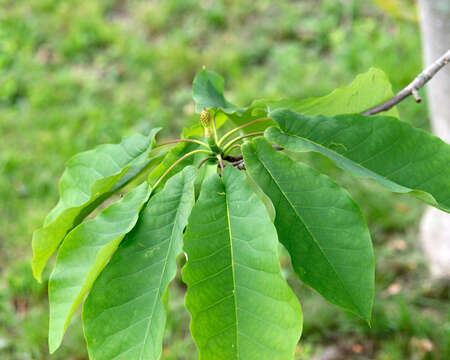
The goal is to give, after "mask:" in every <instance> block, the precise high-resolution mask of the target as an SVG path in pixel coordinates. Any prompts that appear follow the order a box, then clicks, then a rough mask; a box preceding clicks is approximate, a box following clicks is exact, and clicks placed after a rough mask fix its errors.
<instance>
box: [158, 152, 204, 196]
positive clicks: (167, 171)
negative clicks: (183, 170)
mask: <svg viewBox="0 0 450 360" xmlns="http://www.w3.org/2000/svg"><path fill="white" fill-rule="evenodd" d="M199 153H206V154H209V152H208V151H206V150H194V151H191V152H188V153H187V154H185V155H183V156H182V157H180V158H179V159H178V160H177V161H175V162H174V163H173V164H172V165H170V166H169V168H168V169H167V170H166V171H165V172H164V174H162V175H161V176H160V178H159V179H158V181H157V182H156V183H155V184H154V185H153V186H152V190H154V189H156V187H157V186H158V185H159V184H160V183H161V181H162V180H163V179H164V178H165V177H166V175H167V174H168V173H169V172H170V170H172V169H173V168H174V167H175V166H176V165H178V164H179V163H180V162H182V161H183V160H184V159H186V158H187V157H189V156H191V155H194V154H199Z"/></svg>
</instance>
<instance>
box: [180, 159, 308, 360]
mask: <svg viewBox="0 0 450 360" xmlns="http://www.w3.org/2000/svg"><path fill="white" fill-rule="evenodd" d="M184 250H185V252H186V254H187V258H188V261H187V264H186V266H185V267H184V268H183V280H184V281H185V282H186V284H187V285H188V291H187V295H186V307H187V308H188V310H189V311H190V313H191V315H192V322H191V332H192V335H193V337H194V340H195V342H196V344H197V347H198V349H199V353H200V359H207V360H215V359H224V360H225V359H226V360H232V359H246V360H252V359H255V360H264V359H267V360H276V359H280V360H286V359H291V358H292V357H293V354H294V351H295V347H296V344H297V341H298V339H299V337H300V334H301V329H302V315H301V308H300V304H299V302H298V300H297V299H296V297H295V295H294V294H293V293H292V291H291V289H290V288H289V286H288V285H287V283H286V282H285V280H284V279H283V277H282V275H281V269H280V264H279V260H278V251H277V235H276V230H275V228H274V226H273V224H272V223H271V221H270V219H269V216H268V214H267V212H266V209H265V207H264V205H263V204H262V202H261V201H260V200H259V199H258V197H257V196H256V195H255V194H254V193H253V191H252V190H251V188H250V186H249V185H248V184H247V182H246V180H245V176H244V174H242V173H240V172H239V171H238V170H237V169H235V168H233V167H232V166H228V167H226V168H225V170H224V172H223V177H222V178H219V177H218V176H217V175H216V174H213V175H211V176H209V177H208V179H206V181H205V183H204V184H203V187H202V191H201V193H200V198H199V200H198V202H197V203H196V205H195V206H194V209H193V210H192V214H191V216H190V218H189V222H188V227H187V230H186V234H185V238H184Z"/></svg>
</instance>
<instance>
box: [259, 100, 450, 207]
mask: <svg viewBox="0 0 450 360" xmlns="http://www.w3.org/2000/svg"><path fill="white" fill-rule="evenodd" d="M270 116H271V118H272V119H274V120H275V121H276V122H277V123H278V124H279V125H280V128H281V130H280V129H278V128H275V127H272V128H269V129H267V130H266V134H265V135H266V137H267V138H268V139H269V141H271V142H273V143H275V144H278V145H280V146H282V147H284V148H286V149H288V150H291V151H316V152H319V153H322V154H323V155H326V156H328V157H329V158H331V159H332V160H333V161H334V162H335V163H336V165H338V166H340V167H341V168H343V169H344V170H347V171H349V172H350V173H352V174H353V175H356V176H361V177H366V178H371V179H375V180H377V181H378V182H379V183H380V184H381V185H383V186H385V187H386V188H388V189H389V190H391V191H395V192H400V193H408V192H411V193H412V194H414V195H415V196H417V197H418V198H419V199H420V200H422V201H425V202H427V203H428V204H430V205H433V206H436V207H438V208H440V209H442V210H444V211H447V212H450V166H449V164H450V145H448V144H446V143H445V142H444V141H442V140H441V139H439V138H437V137H435V136H433V135H431V134H429V133H427V132H425V131H423V130H419V129H416V128H414V127H412V126H411V125H409V124H407V123H404V122H401V121H399V120H397V119H395V118H392V117H388V116H363V115H342V116H336V117H325V116H316V117H308V116H303V115H300V114H297V113H294V112H292V111H290V110H282V109H280V110H276V111H274V112H273V113H271V115H270Z"/></svg>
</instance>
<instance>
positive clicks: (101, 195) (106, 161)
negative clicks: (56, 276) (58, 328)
mask: <svg viewBox="0 0 450 360" xmlns="http://www.w3.org/2000/svg"><path fill="white" fill-rule="evenodd" d="M158 131H159V129H153V130H152V131H151V132H150V134H149V135H148V136H143V135H140V134H137V135H134V136H130V137H126V138H124V139H123V140H122V142H121V143H120V144H106V145H101V146H98V147H97V148H95V149H93V150H89V151H86V152H83V153H80V154H77V155H75V156H74V157H73V158H71V159H70V160H69V161H68V163H67V165H66V169H65V171H64V173H63V175H62V177H61V180H60V182H59V194H60V199H59V202H58V204H57V205H56V206H55V208H53V210H52V211H51V212H50V213H49V214H48V215H47V217H46V219H45V222H44V226H43V227H42V228H40V229H38V230H36V231H35V232H34V233H33V262H32V266H33V274H34V276H35V278H36V279H38V280H39V281H41V274H42V270H43V269H44V267H45V264H46V263H47V261H48V259H49V258H50V256H51V255H52V254H53V253H54V252H55V250H56V249H57V248H58V246H59V244H60V242H61V240H62V239H63V238H64V236H65V235H66V233H67V232H68V231H69V230H70V229H72V228H73V227H74V226H76V225H77V224H79V223H80V222H81V221H82V220H83V218H84V217H85V216H87V215H88V214H89V212H90V211H92V210H93V208H95V206H97V205H99V203H100V202H101V201H103V200H105V195H106V194H108V193H110V190H111V189H113V188H114V186H115V185H116V184H117V182H118V181H119V180H121V178H123V177H124V175H125V174H126V173H127V171H128V170H130V169H131V168H133V167H137V169H138V170H139V168H140V165H145V164H146V162H147V161H148V156H149V153H150V151H151V149H152V147H153V146H154V137H155V135H156V133H157V132H158ZM123 183H125V182H123Z"/></svg>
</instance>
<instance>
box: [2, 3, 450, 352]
mask: <svg viewBox="0 0 450 360" xmlns="http://www.w3.org/2000/svg"><path fill="white" fill-rule="evenodd" d="M419 52H420V39H419V32H418V28H417V24H414V23H408V22H402V21H398V20H393V19H391V18H389V17H388V16H387V15H385V14H383V13H382V12H381V11H379V10H378V9H377V8H376V7H375V6H374V5H372V4H371V3H369V2H367V1H362V0H361V1H356V0H353V1H352V0H349V1H336V0H308V1H296V2H293V1H276V2H274V1H267V0H261V1H250V0H247V1H238V0H229V1H214V2H198V1H194V0H164V1H150V2H149V1H132V0H129V1H125V0H123V1H122V0H101V1H82V0H72V1H70V2H68V1H62V0H35V1H28V0H15V1H13V0H0V139H1V141H0V174H1V175H0V199H1V200H0V214H1V216H0V229H2V231H1V232H0V358H1V359H5V360H22V359H23V360H25V359H49V355H48V353H47V345H46V331H47V312H48V305H47V298H46V296H47V295H46V284H45V283H44V284H42V285H39V284H37V283H36V282H35V281H34V280H33V279H32V275H31V271H30V264H29V263H30V259H31V246H30V242H31V233H32V231H33V230H34V229H35V228H37V227H38V226H39V225H40V223H41V222H42V220H43V218H44V216H45V214H46V212H48V211H49V209H50V208H51V207H52V206H53V205H54V204H55V203H56V200H57V179H58V177H59V176H60V174H61V173H62V170H63V168H64V163H65V161H66V160H67V159H68V158H69V157H70V156H72V155H73V154H75V153H77V152H79V151H82V150H86V149H88V148H91V147H93V146H95V145H97V144H100V143H106V142H118V141H119V139H120V138H121V137H122V136H123V135H126V134H130V133H132V132H135V131H144V130H145V129H147V128H149V127H154V126H164V127H165V132H164V136H165V137H169V136H173V135H176V134H178V133H179V132H180V130H181V127H182V126H186V125H190V124H192V123H193V122H195V121H196V119H197V117H196V116H195V115H194V114H193V102H192V100H191V95H190V88H191V82H192V79H193V77H194V75H195V73H196V72H197V71H198V70H199V69H201V68H202V66H203V65H205V66H206V67H207V68H208V69H211V70H215V71H217V72H219V73H221V74H222V75H223V76H224V77H225V79H226V92H227V97H228V98H229V99H230V100H231V101H233V102H235V103H236V104H238V105H247V104H248V103H249V102H250V101H251V100H253V99H254V98H260V97H269V98H280V97H285V96H293V97H298V98H303V97H309V96H318V95H324V94H326V93H328V92H329V91H331V90H332V89H333V88H335V87H337V86H342V85H345V84H346V83H348V82H349V81H351V79H352V78H353V77H354V76H355V75H356V74H358V73H360V72H364V71H366V70H367V69H368V68H369V67H371V66H377V67H380V68H381V69H383V70H384V71H385V72H386V73H387V74H388V76H389V77H390V79H391V81H392V83H393V86H394V89H395V90H399V89H400V88H402V87H403V86H405V85H406V84H407V83H408V82H409V81H410V80H412V78H413V77H414V76H415V74H416V73H418V72H419V70H420V69H421V58H420V54H419ZM400 112H401V115H402V119H403V120H405V121H410V122H412V123H413V124H414V125H416V126H419V127H423V128H427V126H428V125H427V124H428V123H427V120H426V119H427V116H426V104H421V105H415V103H414V102H413V101H412V100H411V99H408V100H406V101H405V102H404V103H402V104H401V106H400ZM306 160H307V161H310V162H312V163H314V166H317V167H321V168H323V169H324V170H325V171H326V172H327V173H329V174H330V175H331V176H333V177H334V178H335V179H336V180H337V181H339V182H341V183H342V184H344V185H346V186H347V187H348V188H349V189H350V190H351V192H352V194H353V196H354V197H355V198H356V199H357V200H358V201H359V203H360V204H362V208H363V210H364V213H365V214H366V216H367V219H368V222H369V224H370V226H371V230H372V234H373V238H374V243H375V248H376V256H377V264H378V265H377V271H378V272H377V298H376V301H375V308H374V322H373V325H372V327H371V328H369V327H367V326H366V325H365V324H363V323H362V322H360V321H359V320H358V319H356V318H355V317H353V316H351V315H349V314H346V313H344V312H342V311H340V310H338V309H336V308H334V307H332V306H331V305H328V304H326V303H325V302H324V301H323V300H321V299H320V298H319V297H318V296H317V295H315V294H313V293H312V292H311V291H310V290H309V289H307V288H306V287H304V286H302V285H300V284H299V282H298V281H297V280H295V279H294V277H293V276H292V273H291V272H290V271H289V267H288V266H287V265H286V274H287V276H288V278H289V280H290V282H291V284H292V285H293V286H294V288H295V289H296V291H297V292H298V294H299V295H300V296H301V300H302V303H303V309H304V312H305V331H304V335H303V338H302V341H301V343H300V345H299V348H298V358H299V359H310V358H312V357H313V356H315V355H317V354H320V352H321V351H322V350H323V349H326V350H327V351H328V350H330V347H333V346H335V347H337V349H338V350H339V351H341V352H342V353H343V355H341V357H342V358H346V359H380V360H381V359H382V360H387V359H395V360H396V359H446V358H450V345H449V343H448V338H449V335H450V334H449V332H450V325H449V321H448V319H449V317H450V309H449V305H448V300H449V295H448V292H449V289H448V286H447V287H446V286H445V285H432V284H429V283H428V280H427V271H426V267H425V264H424V260H423V258H422V256H421V251H420V249H418V247H417V241H416V234H417V222H418V220H419V217H420V214H421V206H420V205H419V203H418V202H417V201H416V200H414V199H412V198H410V197H407V196H399V195H391V194H389V193H387V192H385V191H383V190H382V189H381V188H379V187H378V186H376V185H374V184H373V183H372V182H366V181H364V182H362V183H361V184H360V183H359V182H358V181H356V180H355V179H352V178H349V177H348V176H345V175H342V173H341V172H340V171H338V170H337V169H335V168H334V167H333V166H332V165H331V164H330V163H329V162H328V161H327V160H325V159H323V158H321V157H318V156H309V157H307V158H306ZM399 244H401V245H399ZM403 248H404V249H403ZM396 249H397V250H396ZM398 249H400V250H398ZM283 261H284V263H286V264H288V262H289V261H288V259H287V258H284V259H283ZM46 277H48V271H47V272H46ZM392 284H395V285H394V286H393V287H392ZM389 286H391V288H390V289H391V290H390V291H388V289H389ZM392 289H394V290H398V289H400V291H399V293H397V294H395V291H392ZM172 290H173V291H172V294H171V302H170V308H171V314H170V317H169V325H168V329H167V336H166V339H167V340H166V346H165V349H164V358H165V359H177V360H179V359H186V360H190V359H195V358H196V352H195V346H194V344H193V341H192V339H191V337H190V336H189V332H188V322H189V316H188V314H187V313H186V312H185V311H184V310H183V292H184V287H183V285H182V283H181V281H180V280H178V281H177V282H175V284H174V285H173V286H172ZM429 343H431V344H432V345H431V346H430V345H429ZM361 348H362V350H361ZM428 350H429V351H428ZM86 358H87V356H86V351H85V349H84V342H83V336H82V330H81V324H80V320H79V317H76V318H75V320H74V321H73V323H72V325H71V327H70V329H69V332H68V334H67V336H66V338H65V342H64V346H63V348H62V349H60V350H58V352H56V354H55V355H54V356H53V357H52V359H65V360H67V359H69V360H71V359H74V360H75V359H78V360H79V359H86Z"/></svg>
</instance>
